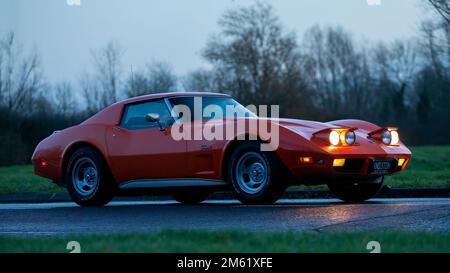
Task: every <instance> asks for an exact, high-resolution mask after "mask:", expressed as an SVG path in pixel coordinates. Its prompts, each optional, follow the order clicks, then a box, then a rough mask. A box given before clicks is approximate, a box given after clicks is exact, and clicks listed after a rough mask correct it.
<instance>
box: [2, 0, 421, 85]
mask: <svg viewBox="0 0 450 273" xmlns="http://www.w3.org/2000/svg"><path fill="white" fill-rule="evenodd" d="M74 1H77V0H39V1H36V0H0V34H1V35H2V36H3V35H4V34H5V33H6V32H7V31H9V30H14V31H15V32H16V34H17V37H18V39H19V40H20V43H21V44H23V46H24V47H25V48H26V49H27V48H28V49H29V48H31V47H32V46H35V47H36V48H37V49H38V50H39V52H40V54H41V57H42V62H43V66H44V72H45V75H46V77H47V79H48V80H50V81H51V82H55V81H59V80H70V81H76V79H78V78H79V77H80V75H81V74H82V72H83V70H85V69H89V68H90V66H91V61H90V57H91V55H90V52H91V50H92V49H95V48H99V47H101V46H104V45H105V44H106V43H107V42H108V41H110V40H111V39H115V40H117V41H119V42H120V44H121V45H122V46H123V48H124V49H125V50H126V51H125V53H124V57H123V64H124V67H125V68H126V69H127V70H128V69H129V68H130V66H131V65H133V67H134V68H135V69H137V68H138V67H141V66H143V64H144V63H145V62H148V61H150V60H161V61H167V62H169V63H170V64H172V66H173V68H174V69H175V72H176V73H177V74H178V75H183V74H186V73H188V72H189V71H192V70H194V69H196V68H198V67H201V66H203V65H204V62H203V61H202V59H201V56H200V52H201V50H202V48H203V47H204V45H205V43H206V41H207V39H208V37H209V36H210V35H211V34H213V33H215V32H216V31H217V30H218V28H217V20H218V18H219V17H220V15H221V14H222V13H223V12H224V10H226V9H228V8H232V7H235V6H239V5H249V4H251V3H254V1H253V0H234V1H233V0H79V1H80V2H81V5H79V6H76V5H69V4H68V2H74ZM367 1H369V2H370V1H375V2H376V1H378V0H339V1H338V0H272V1H268V2H270V3H272V4H273V6H274V7H275V9H276V11H277V12H278V14H279V15H280V17H281V20H282V22H283V24H284V25H285V26H286V27H287V29H289V30H295V31H296V32H297V33H298V37H299V39H301V36H302V33H303V32H304V31H305V29H307V28H309V27H311V26H312V25H314V24H320V25H341V26H343V27H344V28H345V29H346V30H349V31H350V32H351V33H352V34H353V35H354V36H355V37H356V38H358V39H359V38H362V37H365V38H367V40H368V41H378V40H382V41H387V42H389V41H393V40H395V39H402V38H407V37H410V36H413V35H414V34H415V33H416V30H417V27H418V24H419V22H420V20H421V18H422V17H423V14H424V8H423V3H422V2H423V1H420V0H379V1H381V5H379V6H378V5H375V6H374V5H372V6H371V5H368V4H367Z"/></svg>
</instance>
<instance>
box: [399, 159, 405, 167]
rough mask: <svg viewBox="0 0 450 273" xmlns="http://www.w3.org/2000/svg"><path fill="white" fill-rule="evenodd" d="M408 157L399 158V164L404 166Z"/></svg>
mask: <svg viewBox="0 0 450 273" xmlns="http://www.w3.org/2000/svg"><path fill="white" fill-rule="evenodd" d="M405 161H406V159H405V158H399V159H398V166H399V167H401V166H403V164H404V163H405Z"/></svg>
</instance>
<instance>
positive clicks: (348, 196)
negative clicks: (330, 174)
mask: <svg viewBox="0 0 450 273" xmlns="http://www.w3.org/2000/svg"><path fill="white" fill-rule="evenodd" d="M383 180H384V177H377V178H374V179H371V180H368V181H363V182H359V183H358V182H357V183H346V184H340V183H333V184H329V185H328V188H329V189H330V191H331V192H332V193H333V194H334V195H335V196H336V197H337V198H339V199H341V200H342V201H345V202H362V201H366V200H369V199H371V198H373V197H374V196H375V195H376V194H377V193H378V192H379V191H380V189H381V188H382V187H383Z"/></svg>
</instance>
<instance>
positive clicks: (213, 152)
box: [169, 97, 222, 179]
mask: <svg viewBox="0 0 450 273" xmlns="http://www.w3.org/2000/svg"><path fill="white" fill-rule="evenodd" d="M199 98H201V99H202V101H203V100H204V98H203V97H199ZM169 101H170V103H171V105H172V106H177V105H184V106H187V108H189V110H190V112H191V116H190V117H189V118H187V119H185V120H184V124H183V126H184V130H187V131H189V132H190V133H189V135H190V140H188V141H187V144H186V146H187V165H186V166H187V168H188V169H189V170H190V174H191V175H190V177H195V178H203V179H218V178H220V166H219V165H218V162H219V161H220V155H221V148H222V146H221V145H219V142H220V141H218V140H207V139H205V137H204V136H203V135H202V134H203V130H204V129H205V128H206V127H210V126H214V125H211V124H206V120H203V119H202V117H201V113H200V116H199V117H197V119H195V117H194V111H195V109H194V97H176V98H171V99H169ZM200 110H201V111H202V112H203V109H200ZM221 121H222V120H220V121H219V120H217V123H220V122H221ZM194 131H197V133H194ZM196 134H197V135H198V136H199V137H197V138H196V137H195V135H196Z"/></svg>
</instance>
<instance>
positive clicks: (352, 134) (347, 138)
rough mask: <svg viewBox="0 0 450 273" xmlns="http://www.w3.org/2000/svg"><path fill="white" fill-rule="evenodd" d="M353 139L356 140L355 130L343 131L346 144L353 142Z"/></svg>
mask: <svg viewBox="0 0 450 273" xmlns="http://www.w3.org/2000/svg"><path fill="white" fill-rule="evenodd" d="M355 140H356V135H355V132H353V131H347V133H345V143H347V145H352V144H354V143H355Z"/></svg>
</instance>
